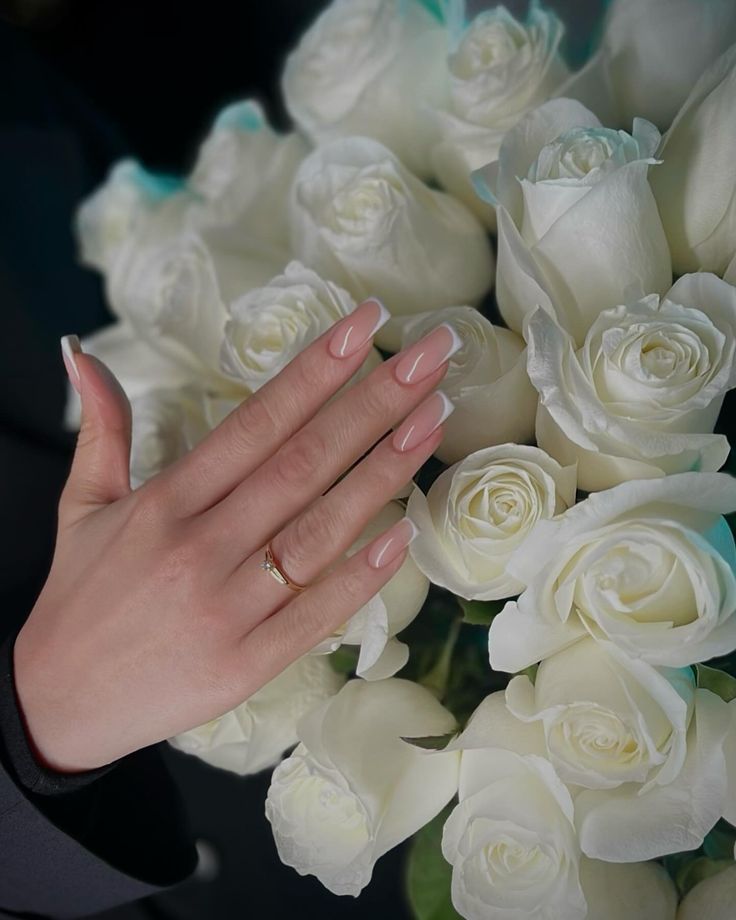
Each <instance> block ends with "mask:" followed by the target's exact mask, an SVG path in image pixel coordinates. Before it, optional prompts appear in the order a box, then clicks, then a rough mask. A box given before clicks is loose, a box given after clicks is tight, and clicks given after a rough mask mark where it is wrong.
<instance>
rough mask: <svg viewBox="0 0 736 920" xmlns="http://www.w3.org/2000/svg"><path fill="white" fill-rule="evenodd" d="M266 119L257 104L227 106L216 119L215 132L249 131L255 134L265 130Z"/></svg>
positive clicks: (249, 102)
mask: <svg viewBox="0 0 736 920" xmlns="http://www.w3.org/2000/svg"><path fill="white" fill-rule="evenodd" d="M265 124H266V119H265V118H264V115H263V109H262V108H261V107H260V105H258V103H257V102H252V101H251V100H248V101H247V102H234V103H232V105H228V106H225V108H224V109H223V110H222V111H221V112H220V114H219V115H218V116H217V118H216V119H215V130H225V131H227V130H230V131H232V130H235V131H248V132H249V133H251V134H253V133H255V132H257V131H261V130H263V128H264V127H265Z"/></svg>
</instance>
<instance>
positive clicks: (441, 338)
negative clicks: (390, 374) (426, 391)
mask: <svg viewBox="0 0 736 920" xmlns="http://www.w3.org/2000/svg"><path fill="white" fill-rule="evenodd" d="M462 344H463V340H462V339H461V338H460V336H459V335H458V334H457V332H455V330H454V329H453V328H452V326H451V325H450V324H449V323H442V324H441V325H439V326H437V328H436V329H433V330H432V331H431V332H430V333H429V334H428V335H425V336H424V338H423V339H420V340H419V341H418V342H415V343H414V344H413V345H411V346H410V347H409V348H407V349H406V351H405V353H404V355H403V357H402V358H401V360H400V361H399V363H398V364H397V365H396V369H395V371H394V373H395V374H396V377H397V379H398V380H399V382H400V383H419V381H420V380H424V378H425V377H428V376H429V375H430V374H431V373H433V372H434V371H436V370H437V368H438V367H440V365H441V364H443V363H444V362H445V361H447V359H448V358H449V357H451V355H454V354H455V352H456V351H457V350H458V348H460V347H461V346H462Z"/></svg>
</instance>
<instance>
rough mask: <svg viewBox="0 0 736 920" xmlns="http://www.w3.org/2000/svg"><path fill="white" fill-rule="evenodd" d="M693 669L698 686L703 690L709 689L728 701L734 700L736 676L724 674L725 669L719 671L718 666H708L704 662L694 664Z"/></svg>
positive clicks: (735, 697) (735, 695)
mask: <svg viewBox="0 0 736 920" xmlns="http://www.w3.org/2000/svg"><path fill="white" fill-rule="evenodd" d="M695 670H696V671H697V675H698V686H699V687H700V688H702V689H703V690H710V691H711V693H715V694H716V696H720V698H721V699H722V700H725V701H726V702H727V703H730V702H731V700H736V678H735V677H731V675H730V674H726V672H725V671H719V670H718V668H709V667H706V665H704V664H696V665H695Z"/></svg>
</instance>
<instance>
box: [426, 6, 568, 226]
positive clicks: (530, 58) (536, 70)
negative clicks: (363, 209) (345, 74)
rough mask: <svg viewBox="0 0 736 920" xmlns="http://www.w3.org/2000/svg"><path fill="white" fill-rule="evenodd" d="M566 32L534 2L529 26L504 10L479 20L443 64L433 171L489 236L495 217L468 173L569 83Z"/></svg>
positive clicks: (494, 153) (488, 12)
mask: <svg viewBox="0 0 736 920" xmlns="http://www.w3.org/2000/svg"><path fill="white" fill-rule="evenodd" d="M563 33H564V26H563V25H562V22H561V21H560V19H559V18H558V17H557V16H556V15H555V14H554V13H553V12H551V11H549V10H543V9H542V8H541V7H540V6H539V5H538V3H536V2H534V3H533V4H532V5H531V7H530V10H529V14H528V17H527V21H526V22H525V23H521V22H519V21H518V20H517V19H515V18H514V17H513V16H512V15H511V14H510V13H509V11H508V10H507V9H506V8H505V7H504V6H497V7H494V8H493V9H490V10H484V11H483V12H482V13H479V14H478V15H477V16H476V17H475V18H474V19H472V20H471V22H470V23H469V24H468V25H467V26H466V28H465V30H464V31H463V32H462V34H461V35H460V36H459V38H458V40H457V42H456V45H455V48H454V50H453V51H452V53H451V54H450V55H449V57H448V59H447V67H448V72H449V81H450V91H449V99H448V102H447V106H446V108H445V109H444V110H438V111H436V112H435V113H434V114H435V123H436V127H437V131H438V137H437V140H436V142H435V144H434V145H433V147H432V167H433V171H434V174H435V176H436V177H437V179H438V180H439V182H440V184H441V185H442V186H444V188H446V189H447V191H449V192H452V194H453V195H455V196H456V197H458V198H460V199H461V200H462V201H464V202H465V204H467V205H468V207H469V208H470V209H471V210H472V211H474V212H475V213H476V214H477V216H478V217H479V218H480V219H481V220H482V221H483V222H484V223H485V224H486V226H488V227H490V228H491V229H493V228H494V227H495V223H496V220H495V213H494V211H493V208H492V207H490V206H489V205H488V203H487V202H483V201H481V199H480V198H479V197H478V195H477V194H476V193H475V189H474V188H473V184H472V182H471V180H470V174H471V173H472V172H473V171H474V170H476V169H479V168H480V167H481V166H484V165H485V164H486V163H488V162H490V161H491V160H495V159H496V158H497V157H498V151H499V148H500V146H501V141H502V140H503V138H504V135H505V134H506V132H507V131H508V130H509V129H510V128H512V127H513V126H514V125H515V124H516V122H517V121H519V119H520V118H521V117H522V116H523V115H525V114H526V113H527V112H529V111H531V110H532V109H534V108H536V106H538V105H539V104H540V103H542V102H544V101H545V100H546V99H548V98H549V97H550V96H551V95H553V92H554V90H555V89H556V88H557V87H558V86H559V85H560V83H561V82H562V81H563V79H564V78H565V77H566V76H567V68H566V66H565V64H564V62H563V60H562V58H561V56H560V54H559V45H560V40H561V39H562V35H563Z"/></svg>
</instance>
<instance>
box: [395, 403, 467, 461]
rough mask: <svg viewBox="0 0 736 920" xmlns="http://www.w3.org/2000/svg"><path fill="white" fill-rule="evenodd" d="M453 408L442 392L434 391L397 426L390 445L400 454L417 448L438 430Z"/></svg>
mask: <svg viewBox="0 0 736 920" xmlns="http://www.w3.org/2000/svg"><path fill="white" fill-rule="evenodd" d="M454 408H455V407H454V406H453V404H452V403H451V402H450V400H449V399H448V398H447V396H445V394H444V393H443V392H442V390H435V392H434V393H432V395H431V396H430V397H428V398H427V399H425V400H424V402H422V403H420V404H419V405H418V406H417V407H416V409H415V410H414V411H413V412H412V413H411V414H410V415H408V416H407V417H406V418H405V419H404V421H403V422H402V423H401V425H399V427H398V428H397V429H396V431H395V432H394V436H393V438H392V439H391V443H392V444H393V446H394V447H395V448H396V450H398V451H402V452H403V451H407V450H411V449H412V448H414V447H417V446H418V445H419V444H421V443H422V441H425V440H426V439H427V438H428V437H429V436H430V435H431V434H432V432H433V431H435V430H436V429H437V428H439V426H440V425H441V424H442V423H443V422H444V420H445V419H446V418H447V416H448V415H449V414H450V413H451V412H452V410H453V409H454Z"/></svg>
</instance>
